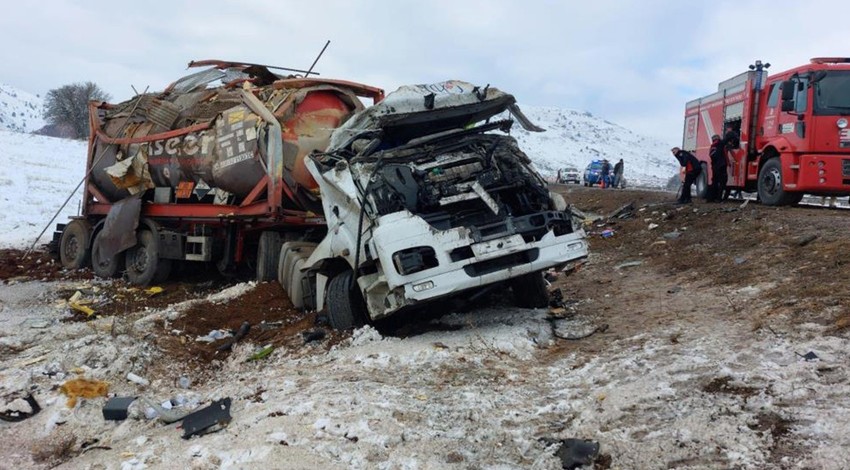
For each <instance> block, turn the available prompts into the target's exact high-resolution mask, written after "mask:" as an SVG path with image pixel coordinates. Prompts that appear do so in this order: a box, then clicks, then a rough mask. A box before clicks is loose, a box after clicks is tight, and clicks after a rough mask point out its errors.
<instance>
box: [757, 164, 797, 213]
mask: <svg viewBox="0 0 850 470" xmlns="http://www.w3.org/2000/svg"><path fill="white" fill-rule="evenodd" d="M758 194H759V199H760V200H761V203H762V204H764V205H766V206H785V205H789V204H796V203H798V202H800V200H801V199H802V194H800V193H791V192H788V191H785V189H783V188H782V165H781V163H780V161H779V158H778V157H774V158H771V159H770V160H768V161H766V162H764V165H762V166H761V170H760V171H759V180H758Z"/></svg>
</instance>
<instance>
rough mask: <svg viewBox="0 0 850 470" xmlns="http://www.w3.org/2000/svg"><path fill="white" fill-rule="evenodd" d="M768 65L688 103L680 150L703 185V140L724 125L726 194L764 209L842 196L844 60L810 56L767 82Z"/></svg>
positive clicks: (849, 145)
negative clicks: (733, 137) (729, 139)
mask: <svg viewBox="0 0 850 470" xmlns="http://www.w3.org/2000/svg"><path fill="white" fill-rule="evenodd" d="M769 66H770V64H762V63H761V61H756V63H755V65H751V66H750V68H751V70H750V71H748V72H745V73H742V74H740V75H737V76H735V77H733V78H731V79H729V80H726V81H723V82H720V84H719V86H718V90H717V92H715V93H712V94H711V95H708V96H704V97H702V98H699V99H696V100H693V101H690V102H688V103H687V105H686V107H685V108H686V109H685V126H684V138H683V146H682V147H683V148H684V149H686V150H688V151H691V152H692V153H694V155H696V157H697V158H698V159H699V160H700V161H702V162H705V163H704V170H705V172H704V174H706V175H707V177H708V178H709V179H708V180H707V181H710V178H712V175H711V171H710V169H711V165H710V163H709V158H708V151H709V147H710V145H711V136H712V135H714V134H718V135H720V136H723V135H724V130H725V128H726V127H727V126H732V128H733V129H734V130H735V131H736V132H738V134H739V136H740V139H739V140H740V144H739V145H738V146H737V148H733V149H731V150H730V151H729V152H727V154H726V155H727V160H728V167H727V173H728V180H727V186H728V188H730V189H741V190H744V191H748V192H757V193H758V197H759V199H760V200H761V202H762V203H764V204H767V205H786V204H796V203H798V202H800V200H801V199H802V197H803V195H804V194H807V193H808V194H817V195H821V196H847V195H850V126H848V120H850V58H835V57H833V58H815V59H812V60H811V61H810V63H809V64H806V65H803V66H800V67H795V68H793V69H790V70H787V71H784V72H782V73H778V74H776V75H773V76H771V77H770V78H768V77H767V68H768V67H769ZM700 189H701V188H700Z"/></svg>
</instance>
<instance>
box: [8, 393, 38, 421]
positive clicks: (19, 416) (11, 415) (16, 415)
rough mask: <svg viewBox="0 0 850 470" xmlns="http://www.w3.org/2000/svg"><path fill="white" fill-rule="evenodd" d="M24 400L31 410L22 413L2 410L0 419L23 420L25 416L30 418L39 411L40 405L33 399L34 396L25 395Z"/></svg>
mask: <svg viewBox="0 0 850 470" xmlns="http://www.w3.org/2000/svg"><path fill="white" fill-rule="evenodd" d="M24 401H26V402H27V403H29V405H30V408H32V412H30V413H22V412H20V411H4V412H2V413H0V420H3V421H9V422H12V423H15V422H18V421H23V420H25V419H27V418H32V417H33V416H35V415H37V414H38V412H39V411H41V406H40V405H39V404H38V402H37V401H35V397H33V396H32V395H27V396H26V397H24Z"/></svg>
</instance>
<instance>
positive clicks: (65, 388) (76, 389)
mask: <svg viewBox="0 0 850 470" xmlns="http://www.w3.org/2000/svg"><path fill="white" fill-rule="evenodd" d="M59 391H60V392H62V393H64V394H65V395H66V396H67V397H68V402H67V403H66V404H67V406H68V408H73V407H75V406H77V398H97V397H105V396H106V394H107V393H108V392H109V384H108V383H106V382H103V381H101V380H92V379H83V378H80V379H71V380H69V381H67V382H65V383H63V384H62V386H61V387H59Z"/></svg>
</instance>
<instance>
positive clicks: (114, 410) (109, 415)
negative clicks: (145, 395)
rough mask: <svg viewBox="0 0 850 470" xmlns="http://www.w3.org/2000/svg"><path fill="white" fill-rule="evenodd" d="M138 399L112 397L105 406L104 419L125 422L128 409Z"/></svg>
mask: <svg viewBox="0 0 850 470" xmlns="http://www.w3.org/2000/svg"><path fill="white" fill-rule="evenodd" d="M134 401H136V397H112V398H110V399H109V400H107V401H106V404H105V405H103V419H105V420H107V421H123V420H125V419H127V409H128V408H130V403H133V402H134Z"/></svg>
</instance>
